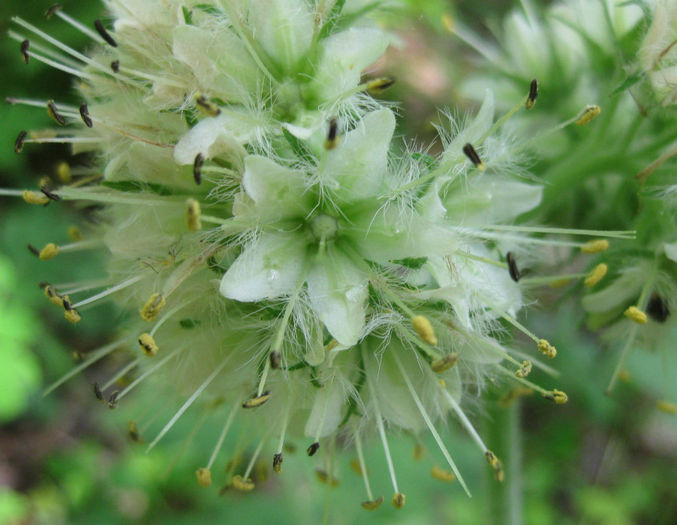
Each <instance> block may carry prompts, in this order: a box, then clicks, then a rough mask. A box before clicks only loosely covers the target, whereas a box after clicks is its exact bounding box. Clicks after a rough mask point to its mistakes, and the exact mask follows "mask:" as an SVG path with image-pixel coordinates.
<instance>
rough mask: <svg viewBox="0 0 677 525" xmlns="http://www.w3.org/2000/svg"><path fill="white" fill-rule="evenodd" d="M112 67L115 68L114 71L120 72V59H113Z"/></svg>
mask: <svg viewBox="0 0 677 525" xmlns="http://www.w3.org/2000/svg"><path fill="white" fill-rule="evenodd" d="M110 68H111V70H113V73H119V72H120V61H119V60H113V61H112V62H111V63H110Z"/></svg>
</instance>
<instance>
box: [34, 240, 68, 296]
mask: <svg viewBox="0 0 677 525" xmlns="http://www.w3.org/2000/svg"><path fill="white" fill-rule="evenodd" d="M31 248H32V246H30V245H29V249H31ZM33 249H35V248H33ZM36 251H37V250H36ZM34 253H35V252H34ZM44 292H45V297H47V299H49V300H50V302H51V303H52V304H54V305H56V306H58V307H60V308H63V301H64V299H68V296H67V295H66V296H65V297H64V296H62V295H60V294H59V293H57V291H56V289H55V288H54V287H53V286H51V285H49V284H45V286H44Z"/></svg>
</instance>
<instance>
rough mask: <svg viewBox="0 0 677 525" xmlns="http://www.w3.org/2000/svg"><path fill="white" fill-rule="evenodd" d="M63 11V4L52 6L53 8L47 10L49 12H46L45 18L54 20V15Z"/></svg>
mask: <svg viewBox="0 0 677 525" xmlns="http://www.w3.org/2000/svg"><path fill="white" fill-rule="evenodd" d="M61 9H63V6H62V5H61V4H54V5H52V6H51V7H49V8H47V11H45V18H46V19H47V20H49V19H50V18H52V15H54V14H55V13H57V12H59V11H60V10H61Z"/></svg>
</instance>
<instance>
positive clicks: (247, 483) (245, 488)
mask: <svg viewBox="0 0 677 525" xmlns="http://www.w3.org/2000/svg"><path fill="white" fill-rule="evenodd" d="M232 483H233V488H235V489H237V490H239V491H241V492H249V491H250V490H253V489H254V487H255V486H256V485H254V482H253V481H252V480H251V479H249V478H247V479H242V476H240V475H239V474H238V475H236V476H233V482H232Z"/></svg>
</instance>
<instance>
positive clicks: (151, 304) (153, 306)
mask: <svg viewBox="0 0 677 525" xmlns="http://www.w3.org/2000/svg"><path fill="white" fill-rule="evenodd" d="M166 302H167V300H166V299H165V297H164V295H162V294H161V293H157V292H156V293H154V294H153V295H151V296H150V298H149V299H148V300H147V301H146V304H144V305H143V308H141V311H140V313H141V319H143V320H144V321H152V320H153V319H155V317H156V316H157V314H159V313H160V310H162V308H163V307H164V305H165V303H166Z"/></svg>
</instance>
